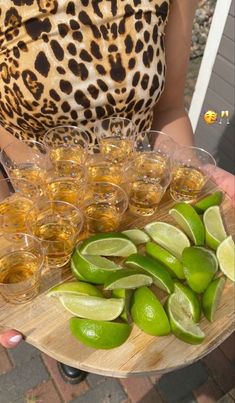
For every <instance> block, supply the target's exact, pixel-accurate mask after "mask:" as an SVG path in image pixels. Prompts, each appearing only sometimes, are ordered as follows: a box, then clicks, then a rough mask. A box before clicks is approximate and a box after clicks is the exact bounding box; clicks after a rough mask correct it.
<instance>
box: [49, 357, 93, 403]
mask: <svg viewBox="0 0 235 403" xmlns="http://www.w3.org/2000/svg"><path fill="white" fill-rule="evenodd" d="M41 355H42V359H43V361H44V363H45V365H46V367H47V369H48V371H49V373H50V375H51V377H52V379H53V381H54V383H55V385H56V387H57V389H58V391H59V393H60V395H61V396H62V400H63V401H64V402H65V403H68V402H70V401H71V400H72V399H74V398H75V397H76V396H80V395H82V394H84V393H85V392H86V391H87V390H88V389H89V387H88V385H87V383H86V382H85V381H83V382H81V383H79V384H77V385H70V384H69V383H65V382H64V380H63V379H62V377H61V375H60V372H59V369H58V366H57V361H56V360H54V359H53V358H51V357H49V356H48V355H46V354H41ZM51 403H53V402H51Z"/></svg>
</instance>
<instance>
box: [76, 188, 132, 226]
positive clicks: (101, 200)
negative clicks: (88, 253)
mask: <svg viewBox="0 0 235 403" xmlns="http://www.w3.org/2000/svg"><path fill="white" fill-rule="evenodd" d="M127 207H128V197H127V194H126V192H125V191H124V190H123V189H122V188H121V187H120V186H118V185H115V184H113V183H109V182H96V183H92V185H91V187H90V198H89V199H87V200H86V201H85V205H84V214H85V217H86V230H87V232H88V234H94V233H97V232H110V231H115V230H117V229H118V227H119V224H120V221H121V219H122V215H123V213H124V212H125V211H126V209H127Z"/></svg>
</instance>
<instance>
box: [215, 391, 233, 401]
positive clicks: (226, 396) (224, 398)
mask: <svg viewBox="0 0 235 403" xmlns="http://www.w3.org/2000/svg"><path fill="white" fill-rule="evenodd" d="M217 403H234V400H233V398H232V397H231V396H230V395H229V394H228V393H227V394H226V395H224V396H223V397H221V399H219V400H218V401H217Z"/></svg>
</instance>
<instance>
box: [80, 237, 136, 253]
mask: <svg viewBox="0 0 235 403" xmlns="http://www.w3.org/2000/svg"><path fill="white" fill-rule="evenodd" d="M80 252H81V254H82V255H95V256H97V255H100V256H123V257H127V256H129V255H131V254H132V253H136V252H137V249H136V246H135V244H134V243H133V242H131V241H130V239H129V238H128V237H127V236H126V235H124V234H121V233H115V232H110V233H106V234H98V235H94V236H92V237H90V238H88V239H87V240H86V241H84V242H82V244H81V247H80Z"/></svg>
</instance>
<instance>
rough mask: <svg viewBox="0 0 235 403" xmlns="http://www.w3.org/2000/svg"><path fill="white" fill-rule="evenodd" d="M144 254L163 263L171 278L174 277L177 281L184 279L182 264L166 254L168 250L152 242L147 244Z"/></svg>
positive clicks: (169, 254) (168, 253)
mask: <svg viewBox="0 0 235 403" xmlns="http://www.w3.org/2000/svg"><path fill="white" fill-rule="evenodd" d="M146 252H147V254H148V255H149V256H151V257H153V258H154V259H157V260H158V261H159V262H161V263H163V264H164V265H165V266H166V267H167V269H168V270H169V273H170V274H171V275H172V276H173V277H175V276H176V277H178V278H179V279H184V278H185V277H184V271H183V265H182V263H181V262H180V261H179V260H178V259H177V258H176V257H175V256H174V255H172V254H171V253H170V252H168V250H166V249H164V248H162V247H161V246H160V245H157V244H156V243H154V242H147V243H146Z"/></svg>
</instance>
